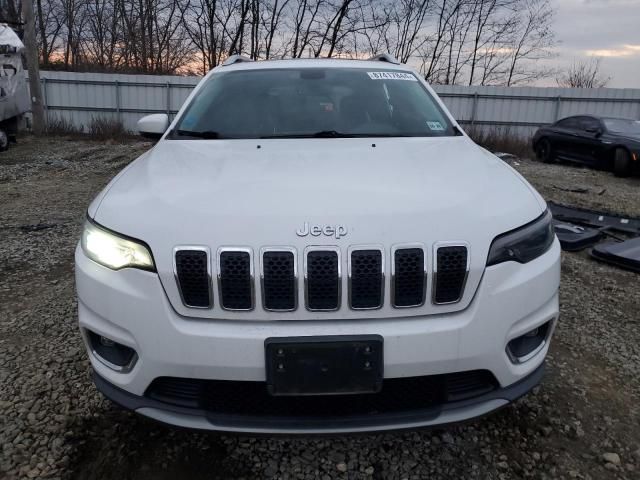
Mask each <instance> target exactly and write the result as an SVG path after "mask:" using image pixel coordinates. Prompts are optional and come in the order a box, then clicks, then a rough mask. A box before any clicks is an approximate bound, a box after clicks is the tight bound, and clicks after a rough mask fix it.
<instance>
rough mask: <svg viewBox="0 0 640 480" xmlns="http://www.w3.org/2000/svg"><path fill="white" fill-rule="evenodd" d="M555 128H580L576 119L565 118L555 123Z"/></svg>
mask: <svg viewBox="0 0 640 480" xmlns="http://www.w3.org/2000/svg"><path fill="white" fill-rule="evenodd" d="M556 126H557V127H561V128H573V129H576V130H577V129H578V128H580V124H579V122H578V117H569V118H565V119H562V120H559V121H558V122H557V123H556Z"/></svg>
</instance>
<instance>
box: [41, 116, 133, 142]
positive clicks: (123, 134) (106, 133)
mask: <svg viewBox="0 0 640 480" xmlns="http://www.w3.org/2000/svg"><path fill="white" fill-rule="evenodd" d="M47 134H48V135H58V136H68V137H72V138H78V139H90V140H102V141H105V140H113V141H116V142H117V141H122V140H131V139H134V138H138V136H137V135H134V134H133V133H132V132H130V131H129V130H127V129H126V128H124V125H123V123H122V122H121V121H119V120H116V119H114V118H109V117H92V118H91V121H90V122H89V124H88V125H86V126H85V125H80V126H76V125H75V124H74V123H73V122H71V121H70V120H68V119H67V118H65V117H59V116H52V115H50V116H49V119H48V122H47Z"/></svg>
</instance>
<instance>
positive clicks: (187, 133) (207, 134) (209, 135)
mask: <svg viewBox="0 0 640 480" xmlns="http://www.w3.org/2000/svg"><path fill="white" fill-rule="evenodd" d="M173 134H174V135H177V136H180V137H193V138H204V139H219V138H225V137H223V136H222V135H220V133H218V132H213V131H211V130H205V131H203V132H197V131H194V130H174V131H173Z"/></svg>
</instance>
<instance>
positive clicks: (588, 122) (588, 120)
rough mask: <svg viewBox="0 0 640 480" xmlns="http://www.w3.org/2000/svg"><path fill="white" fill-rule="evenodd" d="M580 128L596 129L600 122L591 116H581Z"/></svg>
mask: <svg viewBox="0 0 640 480" xmlns="http://www.w3.org/2000/svg"><path fill="white" fill-rule="evenodd" d="M580 128H581V129H582V130H591V129H593V130H597V129H599V128H600V122H599V121H598V120H596V119H595V118H593V117H581V118H580Z"/></svg>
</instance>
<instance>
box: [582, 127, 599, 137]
mask: <svg viewBox="0 0 640 480" xmlns="http://www.w3.org/2000/svg"><path fill="white" fill-rule="evenodd" d="M584 131H585V132H587V133H593V134H594V135H595V136H596V137H599V136H600V135H602V129H601V128H600V127H587V128H585V129H584Z"/></svg>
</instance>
